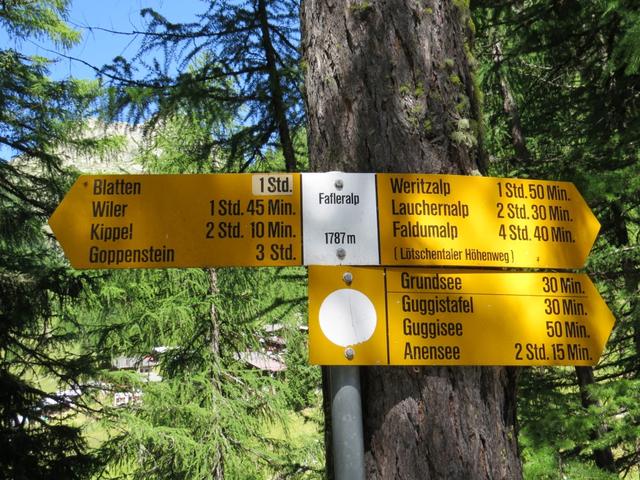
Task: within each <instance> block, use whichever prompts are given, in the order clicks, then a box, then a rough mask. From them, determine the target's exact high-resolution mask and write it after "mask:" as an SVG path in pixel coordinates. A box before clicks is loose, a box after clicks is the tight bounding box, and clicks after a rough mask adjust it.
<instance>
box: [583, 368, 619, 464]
mask: <svg viewBox="0 0 640 480" xmlns="http://www.w3.org/2000/svg"><path fill="white" fill-rule="evenodd" d="M576 376H577V378H578V386H579V387H580V399H581V401H582V407H583V408H584V409H585V410H586V409H588V408H589V407H590V406H592V405H598V404H599V402H598V400H596V399H595V398H593V396H592V395H591V393H589V386H590V385H594V384H595V383H596V380H595V378H594V377H593V368H592V367H576ZM606 429H607V427H606V425H604V424H601V425H599V426H598V427H596V428H595V429H594V430H593V431H592V432H591V439H592V440H599V439H600V438H601V437H602V435H603V434H604V433H605V432H606ZM593 459H594V460H595V462H596V465H597V466H598V467H599V468H601V469H603V470H607V471H609V472H615V471H616V463H615V461H614V459H613V452H611V449H610V448H600V449H595V450H594V451H593Z"/></svg>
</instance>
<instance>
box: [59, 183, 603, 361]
mask: <svg viewBox="0 0 640 480" xmlns="http://www.w3.org/2000/svg"><path fill="white" fill-rule="evenodd" d="M304 175H305V174H288V173H274V174H207V175H92V176H89V175H85V176H81V177H79V179H78V180H77V181H76V183H75V184H74V185H73V186H72V188H71V190H70V191H69V193H68V194H67V196H66V197H65V198H64V200H63V201H62V203H61V204H60V205H59V207H58V209H56V211H55V212H54V214H53V215H52V217H51V218H50V220H49V223H50V225H51V228H52V230H53V232H54V233H55V235H56V237H57V238H58V240H59V241H60V244H61V245H62V247H63V249H64V251H65V253H66V255H67V257H68V258H69V260H70V262H71V264H72V265H73V266H74V267H76V268H160V267H162V268H168V267H206V266H275V265H278V266H287V265H303V264H305V262H307V263H319V264H324V265H340V264H342V263H347V262H349V261H352V260H353V259H360V261H361V262H363V264H372V265H388V266H392V267H396V268H377V267H372V268H365V267H346V266H341V267H319V266H318V267H311V268H310V269H309V308H310V341H311V344H310V356H311V361H312V362H313V363H317V364H323V365H593V364H595V363H596V362H597V360H598V358H599V356H600V354H601V352H602V349H603V348H604V344H605V341H606V339H607V337H608V335H609V333H610V332H611V328H612V325H613V317H612V315H611V312H609V310H608V309H607V307H606V305H605V303H604V302H603V301H602V299H601V298H600V296H599V295H598V293H597V291H596V290H595V288H594V286H593V284H592V283H591V281H590V280H589V279H588V278H587V277H586V275H580V274H573V273H507V272H496V271H471V270H426V269H416V268H411V267H410V266H415V265H438V266H449V267H456V266H473V267H480V266H500V267H509V268H518V267H534V268H559V269H563V268H579V267H581V266H582V265H583V263H584V261H585V260H586V257H587V255H588V252H589V250H590V248H591V245H592V244H593V242H594V240H595V237H596V234H597V232H598V229H599V224H598V222H597V220H596V219H595V217H594V216H593V214H592V213H591V211H590V210H589V208H588V206H587V205H586V203H585V202H584V200H583V199H582V197H581V196H580V194H579V193H578V191H577V190H576V188H575V187H574V186H573V185H572V184H570V183H563V182H546V181H539V180H517V179H501V178H486V177H467V176H455V175H419V174H390V173H388V174H372V173H371V174H364V173H363V174H342V173H340V172H332V173H327V174H306V175H308V176H307V177H304ZM303 187H304V189H305V192H304V193H305V194H304V195H303V194H302V191H301V190H302V188H303ZM372 192H373V193H372ZM376 211H377V212H378V215H377V216H378V229H377V233H378V235H375V233H374V234H373V235H371V234H370V233H371V232H370V231H371V229H373V232H376V227H375V225H371V223H375V214H374V215H371V218H369V217H368V216H367V215H369V214H370V213H371V212H376ZM354 217H357V218H354ZM365 217H366V219H365V220H363V219H364V218H365ZM303 231H304V232H305V235H304V237H303V234H302V232H303ZM303 238H304V245H303ZM362 252H367V254H366V255H362ZM371 252H373V254H371ZM400 265H403V266H406V267H405V268H398V267H397V266H400Z"/></svg>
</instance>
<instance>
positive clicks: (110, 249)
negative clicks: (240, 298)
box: [49, 172, 599, 268]
mask: <svg viewBox="0 0 640 480" xmlns="http://www.w3.org/2000/svg"><path fill="white" fill-rule="evenodd" d="M302 190H304V192H302ZM303 193H304V194H303ZM376 212H377V216H376ZM376 222H377V226H376ZM49 223H50V224H51V227H52V229H53V231H54V233H55V235H56V237H57V238H58V240H59V241H60V243H61V245H62V247H63V249H64V250H65V252H66V254H67V256H68V257H69V259H70V261H71V264H72V265H73V266H74V267H76V268H145V267H149V268H151V267H153V268H158V267H205V266H261V265H262V266H268V265H282V266H285V265H303V264H316V265H341V264H345V265H348V264H352V265H425V266H426V265H439V266H499V267H509V268H519V267H531V268H580V267H581V266H582V265H583V264H584V262H585V260H586V257H587V255H588V253H589V250H590V248H591V245H592V244H593V242H594V240H595V237H596V234H597V232H598V229H599V224H598V221H597V220H596V219H595V217H594V216H593V214H592V213H591V211H590V210H589V208H588V206H587V205H586V203H585V202H584V200H583V199H582V197H581V196H580V194H579V193H578V191H577V190H576V188H575V187H574V186H573V185H572V184H570V183H564V182H545V181H538V180H517V179H501V178H487V177H468V176H456V175H420V174H414V175H411V174H384V173H381V174H374V173H349V174H347V173H341V172H330V173H306V174H304V173H303V174H253V175H252V174H209V175H96V176H82V177H80V178H79V179H78V181H77V182H76V183H75V184H74V185H73V187H72V188H71V190H70V192H69V193H68V195H67V196H66V197H65V199H64V200H63V201H62V203H61V204H60V206H59V207H58V209H57V210H56V211H55V212H54V214H53V216H52V217H51V219H50V222H49ZM303 232H304V236H303Z"/></svg>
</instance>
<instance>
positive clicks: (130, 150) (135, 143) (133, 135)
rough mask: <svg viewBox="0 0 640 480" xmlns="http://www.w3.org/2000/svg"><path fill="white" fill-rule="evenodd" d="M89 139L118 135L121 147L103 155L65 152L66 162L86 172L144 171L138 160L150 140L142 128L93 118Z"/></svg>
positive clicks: (87, 132) (85, 135)
mask: <svg viewBox="0 0 640 480" xmlns="http://www.w3.org/2000/svg"><path fill="white" fill-rule="evenodd" d="M84 137H85V138H92V139H93V138H96V139H98V138H105V137H115V138H116V139H117V140H118V142H119V146H118V147H114V148H113V149H109V150H107V151H105V152H101V153H99V154H95V153H93V154H84V153H79V152H69V151H63V152H61V156H62V157H63V159H64V163H65V165H67V166H73V167H75V168H77V169H78V170H80V171H81V172H83V173H142V172H143V167H142V165H140V163H138V162H137V161H136V158H137V157H138V155H139V154H140V151H141V149H142V148H144V145H145V143H146V141H145V138H144V135H143V131H142V127H141V126H136V125H130V124H128V123H121V122H118V123H109V124H105V123H101V122H98V121H96V120H89V122H88V123H87V127H86V130H85V132H84Z"/></svg>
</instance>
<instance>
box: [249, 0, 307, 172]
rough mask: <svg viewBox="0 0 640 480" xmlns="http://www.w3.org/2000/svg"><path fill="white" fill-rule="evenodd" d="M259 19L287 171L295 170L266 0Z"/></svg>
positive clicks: (259, 5)
mask: <svg viewBox="0 0 640 480" xmlns="http://www.w3.org/2000/svg"><path fill="white" fill-rule="evenodd" d="M257 14H258V21H259V22H260V32H261V35H262V48H263V49H264V55H265V59H266V67H267V73H268V74H269V97H270V99H271V110H272V112H273V118H274V120H275V122H276V124H277V126H278V135H279V136H280V145H281V146H282V155H283V156H284V163H285V168H286V170H287V172H295V171H297V169H298V165H297V163H296V155H295V151H294V148H293V142H292V141H291V133H290V131H289V121H288V120H287V108H286V105H285V103H284V94H283V93H282V85H281V81H280V71H279V69H278V63H277V55H276V50H275V48H274V47H273V42H272V41H271V32H270V27H269V15H268V13H267V5H266V0H258V9H257Z"/></svg>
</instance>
